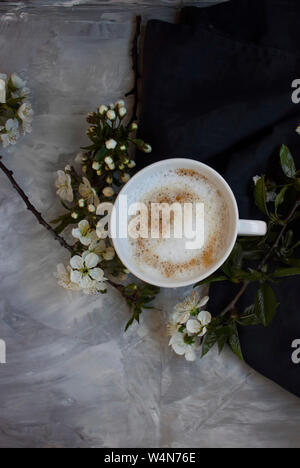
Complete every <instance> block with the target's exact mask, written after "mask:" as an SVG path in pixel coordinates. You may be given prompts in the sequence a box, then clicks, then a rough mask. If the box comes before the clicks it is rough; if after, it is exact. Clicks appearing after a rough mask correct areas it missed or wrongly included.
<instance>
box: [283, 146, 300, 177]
mask: <svg viewBox="0 0 300 468" xmlns="http://www.w3.org/2000/svg"><path fill="white" fill-rule="evenodd" d="M280 162H281V167H282V170H283V172H284V173H285V175H286V176H287V177H289V178H293V177H294V176H295V174H296V167H295V162H294V159H293V156H292V155H291V152H290V150H289V148H288V147H287V146H285V145H282V147H281V150H280Z"/></svg>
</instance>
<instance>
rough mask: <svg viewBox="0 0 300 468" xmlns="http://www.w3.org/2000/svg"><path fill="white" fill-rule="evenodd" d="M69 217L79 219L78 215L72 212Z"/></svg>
mask: <svg viewBox="0 0 300 468" xmlns="http://www.w3.org/2000/svg"><path fill="white" fill-rule="evenodd" d="M71 217H72V218H73V219H78V218H79V214H78V213H76V212H75V211H73V213H72V214H71Z"/></svg>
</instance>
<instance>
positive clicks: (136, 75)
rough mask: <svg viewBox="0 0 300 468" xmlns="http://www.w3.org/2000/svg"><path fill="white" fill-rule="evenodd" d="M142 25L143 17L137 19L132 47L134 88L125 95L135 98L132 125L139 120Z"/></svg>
mask: <svg viewBox="0 0 300 468" xmlns="http://www.w3.org/2000/svg"><path fill="white" fill-rule="evenodd" d="M141 25H142V17H141V16H137V17H136V30H135V35H134V39H133V45H132V50H131V56H132V70H133V72H134V86H133V88H132V89H131V90H130V91H129V92H128V93H126V94H125V96H126V97H128V96H132V95H133V96H134V104H133V110H132V117H131V119H130V123H132V122H134V121H135V120H137V118H138V115H137V113H138V105H139V90H138V85H139V78H140V72H139V38H140V35H141Z"/></svg>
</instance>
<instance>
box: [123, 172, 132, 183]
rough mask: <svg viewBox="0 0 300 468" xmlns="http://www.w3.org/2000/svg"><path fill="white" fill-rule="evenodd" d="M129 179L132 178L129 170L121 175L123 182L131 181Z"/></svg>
mask: <svg viewBox="0 0 300 468" xmlns="http://www.w3.org/2000/svg"><path fill="white" fill-rule="evenodd" d="M129 179H130V175H129V174H128V173H127V172H125V173H124V174H122V175H121V180H122V182H124V183H126V182H128V181H129Z"/></svg>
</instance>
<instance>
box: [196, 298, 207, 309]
mask: <svg viewBox="0 0 300 468" xmlns="http://www.w3.org/2000/svg"><path fill="white" fill-rule="evenodd" d="M208 301H209V296H204V297H202V299H201V301H200V302H199V304H198V305H197V307H198V308H200V307H204V306H205V305H206V304H207V303H208Z"/></svg>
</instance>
